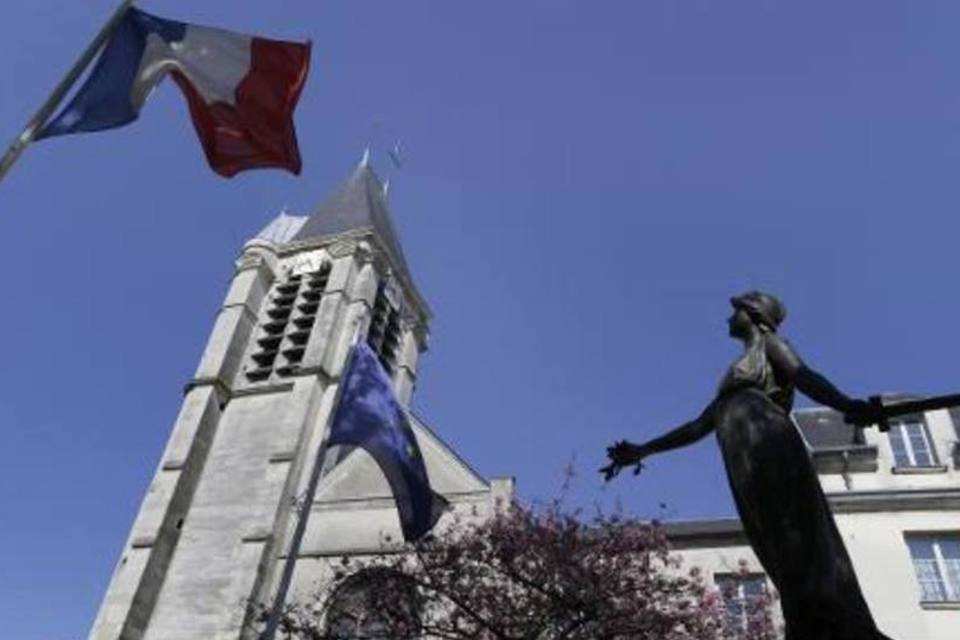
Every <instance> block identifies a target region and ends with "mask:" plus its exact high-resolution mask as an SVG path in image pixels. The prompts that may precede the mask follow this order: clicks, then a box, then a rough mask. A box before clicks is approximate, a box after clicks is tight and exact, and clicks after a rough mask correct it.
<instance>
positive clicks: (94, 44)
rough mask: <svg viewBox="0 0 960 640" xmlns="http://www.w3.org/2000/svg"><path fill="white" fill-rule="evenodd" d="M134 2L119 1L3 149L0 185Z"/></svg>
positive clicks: (128, 0)
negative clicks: (46, 96) (28, 119)
mask: <svg viewBox="0 0 960 640" xmlns="http://www.w3.org/2000/svg"><path fill="white" fill-rule="evenodd" d="M133 3H134V0H123V2H121V3H120V6H118V7H117V8H116V10H115V11H114V12H113V14H112V15H111V16H110V19H109V20H107V23H106V24H105V25H103V28H101V29H100V31H99V32H98V33H97V35H96V36H94V38H93V40H92V41H91V42H90V44H89V45H87V48H86V49H84V50H83V53H81V54H80V57H79V58H78V59H77V61H76V62H75V63H74V64H73V66H72V67H71V68H70V70H69V71H68V72H67V74H66V75H65V76H64V77H63V79H62V80H61V81H60V83H59V84H57V86H56V88H54V90H53V93H51V94H50V97H49V98H47V100H46V102H44V103H43V105H42V106H41V107H40V108H39V109H37V112H36V113H35V114H34V115H33V117H32V118H30V121H29V122H28V123H27V126H26V127H25V128H24V130H23V132H22V133H21V134H20V135H19V136H17V138H16V139H15V140H14V141H13V143H12V144H11V145H10V147H9V148H8V149H7V151H6V153H5V154H4V155H3V158H2V159H0V182H3V179H4V177H5V176H6V175H7V173H9V171H10V169H11V168H12V167H13V165H14V164H15V163H16V162H17V160H18V159H19V158H20V156H21V154H23V152H24V150H25V149H26V148H27V147H28V146H29V145H30V143H31V142H33V139H34V136H36V135H37V131H39V130H40V127H42V126H43V125H44V124H46V122H47V120H49V119H50V116H52V115H53V113H54V111H56V110H57V107H58V106H59V105H60V103H61V102H62V101H63V98H64V96H66V95H67V92H68V91H70V87H72V86H73V85H74V83H76V81H77V79H79V78H80V75H81V74H83V71H84V69H86V68H87V67H88V66H89V65H90V63H91V62H92V61H93V59H94V57H96V55H97V53H98V52H99V51H100V48H101V47H102V46H103V43H104V42H106V41H107V40H108V39H109V38H110V36H111V35H112V34H113V31H114V30H115V29H116V28H117V25H118V24H120V20H121V19H122V18H123V15H124V14H125V13H126V12H127V9H129V8H130V7H132V6H133Z"/></svg>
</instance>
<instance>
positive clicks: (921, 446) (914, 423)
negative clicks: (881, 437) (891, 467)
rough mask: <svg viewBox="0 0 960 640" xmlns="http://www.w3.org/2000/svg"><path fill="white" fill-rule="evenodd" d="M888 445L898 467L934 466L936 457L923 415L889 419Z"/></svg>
mask: <svg viewBox="0 0 960 640" xmlns="http://www.w3.org/2000/svg"><path fill="white" fill-rule="evenodd" d="M888 435H889V436H890V447H891V448H892V449H893V459H894V461H895V464H896V466H898V467H935V466H936V465H937V459H936V457H935V456H934V453H933V447H932V446H931V443H930V434H929V433H928V432H927V425H926V422H925V421H924V419H923V416H910V417H904V418H899V419H897V420H891V421H890V433H889V434H888Z"/></svg>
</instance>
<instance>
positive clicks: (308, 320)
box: [277, 264, 330, 376]
mask: <svg viewBox="0 0 960 640" xmlns="http://www.w3.org/2000/svg"><path fill="white" fill-rule="evenodd" d="M329 277H330V265H329V264H324V265H323V266H322V267H320V269H318V270H317V271H314V272H313V273H309V274H306V275H305V276H303V277H302V279H301V285H302V286H301V287H300V288H299V289H298V290H297V294H296V296H295V297H294V299H293V300H291V301H290V302H289V304H290V306H291V310H292V313H291V315H290V326H289V327H288V328H287V330H286V335H285V340H284V341H283V347H282V348H281V351H280V356H281V358H282V359H283V364H282V365H281V366H280V367H278V368H277V375H280V376H289V375H293V374H294V373H296V372H297V370H298V369H299V366H300V363H301V362H303V356H304V354H305V353H306V350H307V342H309V341H310V332H311V331H312V330H313V325H314V324H315V323H316V321H317V312H318V310H319V309H320V299H321V297H322V296H323V292H324V291H325V290H326V288H327V280H328V279H329Z"/></svg>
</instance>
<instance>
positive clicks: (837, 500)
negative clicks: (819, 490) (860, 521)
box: [827, 487, 960, 513]
mask: <svg viewBox="0 0 960 640" xmlns="http://www.w3.org/2000/svg"><path fill="white" fill-rule="evenodd" d="M827 500H828V501H829V502H830V506H831V507H832V508H833V511H834V512H835V513H863V512H872V511H950V510H960V487H948V488H945V489H884V490H878V491H849V492H843V493H828V494H827Z"/></svg>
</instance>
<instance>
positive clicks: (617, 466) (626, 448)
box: [599, 440, 644, 482]
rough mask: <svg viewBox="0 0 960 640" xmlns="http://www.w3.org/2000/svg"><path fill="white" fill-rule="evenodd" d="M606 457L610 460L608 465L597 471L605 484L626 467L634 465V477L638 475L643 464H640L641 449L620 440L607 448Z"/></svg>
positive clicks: (642, 454) (642, 452) (642, 455)
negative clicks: (601, 475)
mask: <svg viewBox="0 0 960 640" xmlns="http://www.w3.org/2000/svg"><path fill="white" fill-rule="evenodd" d="M607 457H608V458H610V464H608V465H607V466H605V467H601V468H600V469H599V471H600V473H602V474H603V479H604V481H607V482H609V481H610V480H612V479H613V478H615V477H616V475H617V474H618V473H620V470H621V469H622V468H623V467H625V466H627V465H631V464H635V465H636V468H635V469H634V471H633V473H634V475H636V474H638V473H640V470H641V469H642V468H643V464H641V462H640V461H641V460H642V459H643V457H644V451H643V448H642V447H638V446H637V445H635V444H630V443H629V442H627V441H626V440H620V441H619V442H617V443H616V444H614V445H613V446H612V447H607Z"/></svg>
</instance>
